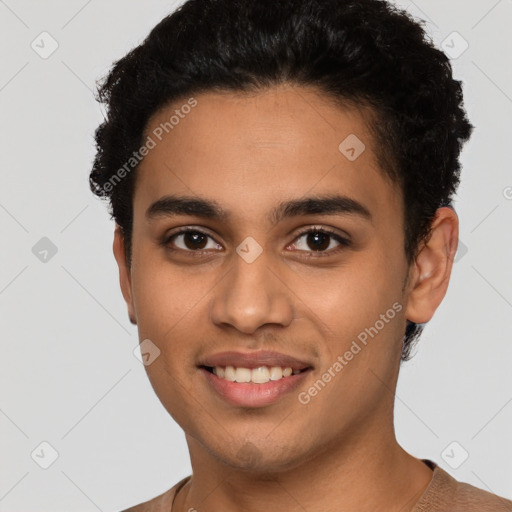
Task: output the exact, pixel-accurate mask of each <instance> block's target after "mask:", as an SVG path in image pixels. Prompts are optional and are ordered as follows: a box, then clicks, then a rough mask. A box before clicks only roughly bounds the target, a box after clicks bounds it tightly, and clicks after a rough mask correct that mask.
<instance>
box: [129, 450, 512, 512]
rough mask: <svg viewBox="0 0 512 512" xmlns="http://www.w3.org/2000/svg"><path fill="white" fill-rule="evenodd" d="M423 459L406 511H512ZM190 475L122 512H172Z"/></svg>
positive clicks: (500, 500)
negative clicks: (423, 477) (424, 471)
mask: <svg viewBox="0 0 512 512" xmlns="http://www.w3.org/2000/svg"><path fill="white" fill-rule="evenodd" d="M424 462H425V463H426V464H427V465H428V466H429V467H430V468H432V469H433V470H434V472H433V476H432V480H431V481H430V484H429V485H428V487H427V488H426V489H425V491H424V492H423V494H422V495H421V496H420V498H419V500H418V501H417V502H416V504H415V505H411V506H412V508H411V510H410V512H427V511H428V512H512V501H510V500H507V499H505V498H501V497H499V496H497V495H495V494H491V493H490V492H487V491H483V490H482V489H479V488H478V487H474V486H472V485H470V484H466V483H462V482H459V481H457V480H455V478H453V477H452V476H451V475H449V474H448V473H447V472H446V471H444V470H443V469H441V468H440V467H439V466H438V465H437V464H436V463H435V462H432V461H429V460H424ZM190 478H191V476H190V475H189V476H187V477H186V478H184V479H183V480H180V481H179V482H178V483H177V484H176V485H175V486H174V487H172V488H171V489H169V490H168V491H166V492H164V493H163V494H161V495H160V496H157V497H156V498H153V499H152V500H150V501H146V502H145V503H141V504H139V505H136V506H135V507H131V508H129V509H127V510H125V511H123V512H172V504H173V502H174V497H175V496H176V494H177V493H178V491H179V490H180V489H181V488H182V487H183V486H184V485H185V484H186V483H187V482H188V481H189V480H190Z"/></svg>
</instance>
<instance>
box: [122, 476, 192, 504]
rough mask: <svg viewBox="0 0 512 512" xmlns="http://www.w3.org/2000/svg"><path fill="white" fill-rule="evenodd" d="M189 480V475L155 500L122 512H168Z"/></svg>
mask: <svg viewBox="0 0 512 512" xmlns="http://www.w3.org/2000/svg"><path fill="white" fill-rule="evenodd" d="M190 478H191V475H189V476H187V477H185V478H183V480H180V481H179V482H178V483H177V484H176V485H174V486H173V487H171V488H170V489H169V490H168V491H165V492H164V493H162V494H160V495H159V496H156V497H155V498H153V499H151V500H149V501H145V502H144V503H139V504H138V505H135V506H133V507H130V508H127V509H126V510H123V511H122V512H169V511H170V510H171V507H172V502H173V501H174V497H175V496H176V494H177V493H178V491H179V490H180V489H181V487H183V486H184V485H185V484H186V483H187V482H188V481H189V480H190Z"/></svg>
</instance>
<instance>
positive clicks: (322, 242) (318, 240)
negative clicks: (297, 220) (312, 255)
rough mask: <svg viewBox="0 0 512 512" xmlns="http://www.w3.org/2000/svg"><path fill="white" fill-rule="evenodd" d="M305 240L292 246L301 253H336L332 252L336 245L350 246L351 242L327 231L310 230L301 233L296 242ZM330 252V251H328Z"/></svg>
mask: <svg viewBox="0 0 512 512" xmlns="http://www.w3.org/2000/svg"><path fill="white" fill-rule="evenodd" d="M302 238H304V239H305V241H304V242H303V243H299V242H297V241H296V242H294V243H293V244H292V245H293V246H294V247H296V248H297V249H299V250H301V251H308V250H310V251H313V252H317V253H318V252H321V253H323V252H336V251H331V250H330V249H332V247H333V242H334V244H336V243H338V246H348V245H349V244H350V243H349V241H348V240H347V239H346V238H344V237H342V236H340V235H338V234H337V233H333V232H331V231H328V230H325V229H318V228H317V229H310V230H309V231H304V232H303V233H301V234H300V235H299V236H298V237H297V238H296V240H301V239H302ZM328 250H329V251H328Z"/></svg>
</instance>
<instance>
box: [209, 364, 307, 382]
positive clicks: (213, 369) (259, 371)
mask: <svg viewBox="0 0 512 512" xmlns="http://www.w3.org/2000/svg"><path fill="white" fill-rule="evenodd" d="M200 368H202V369H204V370H206V371H207V372H209V373H211V374H213V375H215V376H216V377H218V378H219V379H222V380H225V381H228V382H237V383H251V384H258V385H261V384H267V383H268V382H277V381H280V380H283V379H286V378H288V377H290V376H292V375H299V374H300V373H303V372H306V371H308V370H310V369H311V367H309V366H308V367H305V368H301V369H299V368H292V367H291V366H265V365H263V366H258V367H256V368H247V367H235V366H231V365H228V366H205V365H202V366H200Z"/></svg>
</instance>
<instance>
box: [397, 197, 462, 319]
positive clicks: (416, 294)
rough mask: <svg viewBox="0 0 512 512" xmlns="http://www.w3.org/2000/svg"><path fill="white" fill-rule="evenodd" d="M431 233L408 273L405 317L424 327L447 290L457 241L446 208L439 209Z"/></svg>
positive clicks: (452, 215)
mask: <svg viewBox="0 0 512 512" xmlns="http://www.w3.org/2000/svg"><path fill="white" fill-rule="evenodd" d="M431 229H432V231H431V235H430V237H429V238H428V239H427V240H426V241H425V242H423V244H422V247H421V249H420V251H419V253H418V255H417V257H416V260H415V261H414V263H413V264H412V265H411V268H410V273H409V289H410V292H409V297H408V302H407V307H406V310H405V317H406V318H407V320H410V321H411V322H414V323H417V324H422V323H426V322H428V321H429V320H430V319H431V318H432V317H433V316H434V312H435V311H436V309H437V308H438V306H439V304H441V301H442V300H443V298H444V296H445V294H446V290H447V289H448V283H449V281H450V275H451V272H452V265H453V259H454V258H455V253H456V252H457V245H458V240H459V219H458V217H457V214H456V213H455V211H454V210H453V209H452V208H450V207H447V206H443V207H442V208H439V209H438V210H437V212H436V215H435V217H434V220H433V221H432V226H431Z"/></svg>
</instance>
